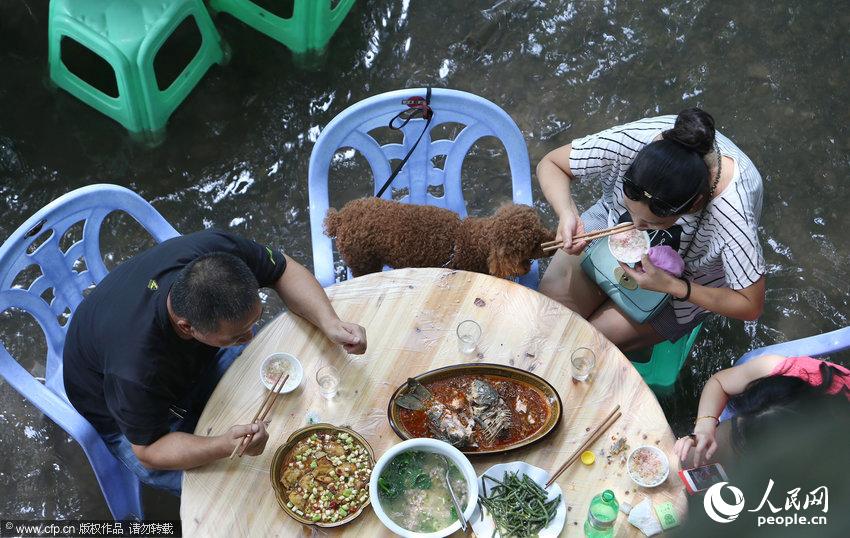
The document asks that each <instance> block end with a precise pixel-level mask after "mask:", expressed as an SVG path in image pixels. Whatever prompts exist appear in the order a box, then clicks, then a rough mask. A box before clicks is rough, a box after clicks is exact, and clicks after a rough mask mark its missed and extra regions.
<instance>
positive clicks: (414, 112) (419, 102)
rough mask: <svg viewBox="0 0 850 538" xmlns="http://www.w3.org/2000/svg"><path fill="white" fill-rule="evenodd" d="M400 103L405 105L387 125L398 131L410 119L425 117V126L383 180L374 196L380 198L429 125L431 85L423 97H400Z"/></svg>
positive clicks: (431, 116)
mask: <svg viewBox="0 0 850 538" xmlns="http://www.w3.org/2000/svg"><path fill="white" fill-rule="evenodd" d="M401 104H403V105H407V108H406V109H405V110H402V111H401V112H399V113H398V114H396V115H395V116H393V119H391V120H390V123H389V125H388V127H389V128H390V129H392V130H394V131H400V130H401V129H402V127H404V126H405V125H407V124H408V122H410V120H412V119H416V118H423V119H425V127H424V128H423V129H422V132H421V133H419V138H417V139H416V142H414V143H413V146H412V147H411V148H410V150H409V151H408V152H407V155H405V156H404V159H402V160H401V162H400V163H399V164H398V166H396V167H395V170H393V173H392V174H390V177H389V178H387V180H386V181H385V182H384V185H383V186H382V187H381V188H380V190H378V194H376V195H375V196H376V197H377V198H380V197H381V195H382V194H384V192H385V191H386V190H387V188H388V187H389V186H390V184H391V183H392V182H393V180H394V179H395V178H396V176H397V175H398V173H399V172H401V169H402V168H403V167H404V165H405V163H407V160H408V159H410V156H411V155H413V152H414V151H415V150H416V146H418V145H419V141H420V140H422V137H423V136H425V133H427V132H428V128H429V127H430V126H431V120H432V119H433V118H434V110H433V109H432V108H431V86H428V89H427V92H426V93H425V98H424V99H423V98H422V97H419V96H416V97H410V98H408V99H402V101H401ZM398 119H401V120H402V122H401V124H400V125H398V126H396V125H395V122H396V120H398Z"/></svg>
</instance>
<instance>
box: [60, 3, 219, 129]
mask: <svg viewBox="0 0 850 538" xmlns="http://www.w3.org/2000/svg"><path fill="white" fill-rule="evenodd" d="M49 21H50V22H49V29H48V36H49V37H48V39H49V54H48V58H49V60H48V61H49V65H50V79H51V80H52V81H53V83H55V84H56V85H57V86H59V87H60V88H62V89H64V90H66V91H67V92H68V93H70V94H72V95H73V96H75V97H77V98H78V99H80V100H81V101H83V102H85V103H86V104H88V105H89V106H91V107H93V108H95V109H97V110H99V111H100V112H102V113H103V114H106V115H107V116H109V117H110V118H112V119H114V120H115V121H117V122H118V123H120V124H121V125H123V126H124V127H126V128H127V129H128V130H129V131H131V132H133V133H139V134H141V135H142V136H143V138H146V139H148V140H153V141H156V140H157V139H158V138H160V137H161V135H162V133H163V131H164V128H165V125H166V123H167V122H168V118H169V117H170V116H171V114H172V113H173V112H174V110H175V109H176V108H177V107H178V106H179V105H180V103H182V102H183V100H184V99H185V98H186V96H188V95H189V92H191V91H192V89H193V88H194V87H195V86H196V85H197V84H198V82H199V81H200V80H201V78H202V77H203V76H204V74H205V73H206V72H207V70H208V69H209V68H210V66H211V65H212V64H214V63H222V62H223V61H224V59H225V57H224V53H223V49H222V43H221V38H220V37H219V34H218V32H217V31H216V29H215V26H214V25H213V23H212V19H211V18H210V16H209V13H208V12H207V10H206V8H205V7H204V4H203V2H202V1H201V0H51V2H50V16H49ZM178 30H179V32H178ZM190 34H191V38H190V39H192V40H193V48H192V50H191V51H189V50H185V49H187V47H180V46H179V45H178V44H177V38H175V39H174V40H172V41H169V38H171V37H172V36H175V35H181V36H182V35H187V36H188V35H190ZM180 45H182V42H181V43H180ZM160 51H162V52H163V54H159V53H160ZM189 53H191V56H186V61H185V62H180V63H179V65H176V66H175V65H172V64H175V61H174V59H175V58H179V59H182V58H183V57H184V56H185V55H187V54H189ZM69 63H70V64H71V65H68V64H69ZM87 65H90V66H92V67H95V68H97V70H98V71H100V72H102V73H103V74H104V77H103V80H99V82H100V84H97V85H95V83H93V81H92V80H86V79H84V78H83V77H86V76H87V73H85V72H83V71H86V69H85V66H87ZM81 68H83V69H81ZM175 69H176V70H175Z"/></svg>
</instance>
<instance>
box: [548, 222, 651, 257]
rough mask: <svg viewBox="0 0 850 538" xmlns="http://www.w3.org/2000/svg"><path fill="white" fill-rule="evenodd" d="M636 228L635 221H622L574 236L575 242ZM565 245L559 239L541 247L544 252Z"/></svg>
mask: <svg viewBox="0 0 850 538" xmlns="http://www.w3.org/2000/svg"><path fill="white" fill-rule="evenodd" d="M634 228H635V224H634V223H633V222H622V223H620V224H617V225H616V226H612V227H610V228H605V229H604V230H596V231H593V232H587V233H584V234H580V235H577V236H575V237H573V243H575V242H576V241H593V240H594V239H599V238H601V237H608V236H609V235H614V234H618V233H622V232H628V231H629V230H634ZM563 246H564V242H563V241H560V240H558V239H556V240H554V241H547V242H546V243H541V244H540V247H541V248H543V252H549V251H550V250H556V249H559V248H561V247H563Z"/></svg>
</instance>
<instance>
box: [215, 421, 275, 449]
mask: <svg viewBox="0 0 850 538" xmlns="http://www.w3.org/2000/svg"><path fill="white" fill-rule="evenodd" d="M267 425H268V421H264V420H258V421H257V422H255V423H253V424H239V425H236V426H231V427H230V429H229V430H227V433H225V434H224V435H222V438H223V440H224V442H225V443H226V445H227V455H228V456H229V455H230V453H231V452H233V449H234V448H236V447H237V446H238V445H239V444H241V443H242V442H243V438H244V437H245V436H246V435H250V437H249V439H248V447H247V448H246V449H245V452H244V453H245V454H248V455H249V456H259V455H260V454H262V453H263V450H265V448H266V441H268V440H269V434H268V432H267V431H266V426H267Z"/></svg>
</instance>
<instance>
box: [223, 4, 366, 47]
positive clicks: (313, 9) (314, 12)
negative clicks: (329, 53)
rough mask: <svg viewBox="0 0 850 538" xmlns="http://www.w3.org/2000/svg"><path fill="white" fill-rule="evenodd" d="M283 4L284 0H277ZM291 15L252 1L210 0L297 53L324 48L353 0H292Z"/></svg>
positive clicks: (349, 8)
mask: <svg viewBox="0 0 850 538" xmlns="http://www.w3.org/2000/svg"><path fill="white" fill-rule="evenodd" d="M278 2H279V3H280V4H283V0H278ZM290 2H291V3H292V4H293V6H292V16H291V17H289V18H284V17H280V16H278V15H276V14H274V13H272V12H270V11H268V10H266V9H264V8H262V7H260V6H259V5H257V4H255V3H254V2H251V0H210V10H212V11H213V12H224V13H229V14H230V15H232V16H234V17H236V18H237V19H239V20H240V21H242V22H244V23H245V24H247V25H248V26H250V27H251V28H253V29H255V30H257V31H259V32H262V33H264V34H266V35H267V36H269V37H271V38H272V39H274V40H276V41H279V42H281V43H283V44H284V45H286V46H287V47H289V49H290V50H291V51H292V52H294V53H296V54H302V53H305V52H309V51H321V50H322V49H324V48H325V47H326V46H327V44H328V41H330V40H331V37H332V36H333V35H334V32H336V30H337V28H339V25H340V24H342V20H343V19H345V16H346V15H348V12H349V11H350V10H351V6H353V5H354V0H339V2H338V3H337V5H336V6H335V7H331V6H332V2H331V0H290Z"/></svg>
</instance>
